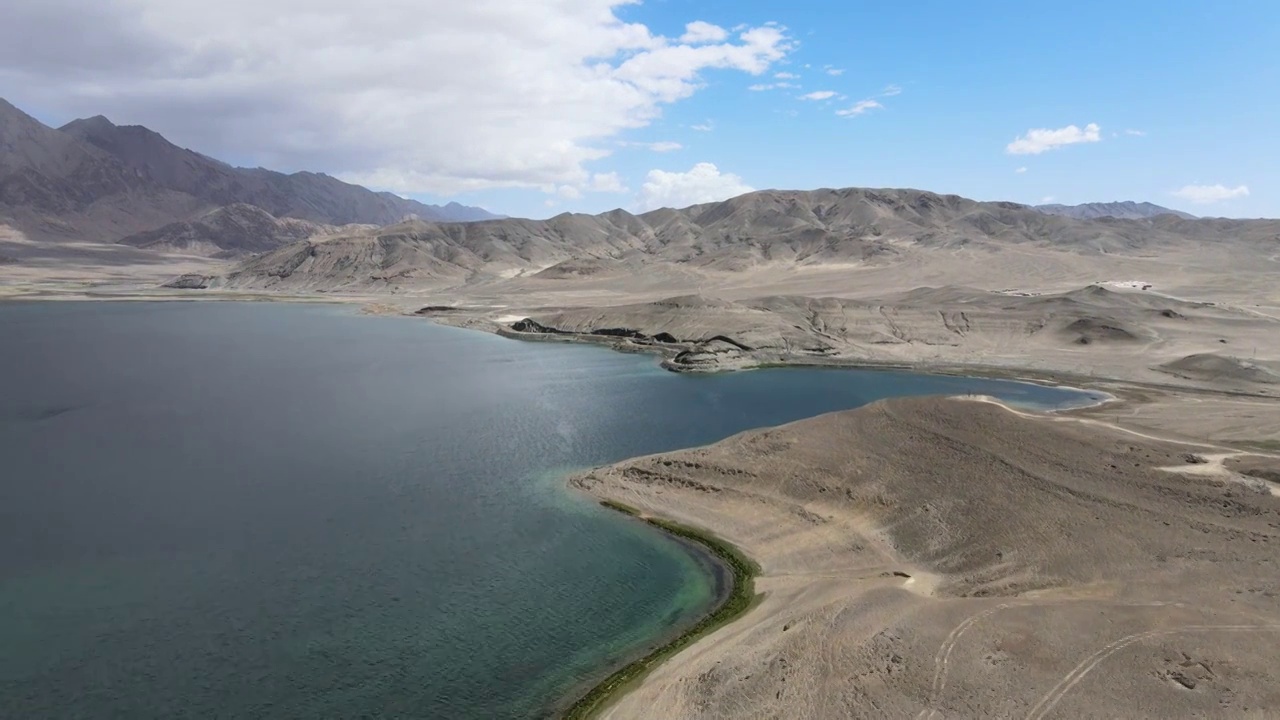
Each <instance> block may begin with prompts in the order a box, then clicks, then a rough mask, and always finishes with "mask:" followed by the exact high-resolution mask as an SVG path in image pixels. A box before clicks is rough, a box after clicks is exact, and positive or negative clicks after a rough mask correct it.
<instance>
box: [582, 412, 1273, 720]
mask: <svg viewBox="0 0 1280 720" xmlns="http://www.w3.org/2000/svg"><path fill="white" fill-rule="evenodd" d="M1224 461H1225V464H1224ZM1278 471H1280V456H1275V455H1267V454H1251V453H1243V452H1240V451H1237V450H1233V449H1231V448H1225V447H1217V446H1213V445H1211V444H1209V443H1205V442H1197V441H1188V442H1181V441H1170V440H1158V439H1155V437H1154V436H1152V435H1149V434H1147V433H1140V432H1138V431H1132V430H1127V429H1120V428H1117V427H1114V426H1111V425H1110V424H1108V423H1105V422H1102V421H1098V420H1091V419H1089V418H1087V417H1076V416H1072V415H1067V416H1048V417H1046V416H1038V415H1027V414H1022V413H1018V412H1015V411H1011V410H1009V409H1007V408H1005V407H1003V406H1000V405H997V404H995V403H993V402H981V401H976V400H973V399H913V400H890V401H884V402H880V403H877V404H875V405H872V406H869V407H866V408H862V409H859V410H853V411H847V412H843V413H836V414H832V415H826V416H822V417H818V418H813V419H810V420H804V421H801V422H797V423H794V424H792V425H787V426H783V427H780V428H774V429H768V430H762V431H756V432H748V433H745V434H743V435H739V436H736V437H733V438H729V439H727V440H725V441H723V442H720V443H717V444H715V445H712V446H710V447H707V448H700V449H695V450H688V451H683V452H676V453H670V454H665V455H659V456H654V457H647V458H640V459H636V460H632V461H629V462H624V463H620V464H618V465H616V466H612V467H608V468H601V469H598V470H596V471H593V472H590V473H587V474H585V475H582V476H580V477H577V478H575V479H574V480H573V484H574V485H575V486H576V487H579V488H582V489H584V490H586V491H587V492H590V493H592V494H593V495H595V496H597V497H600V498H605V499H610V500H614V501H618V502H622V503H625V504H627V505H629V506H632V507H635V508H638V509H639V510H641V511H642V512H645V513H650V514H654V515H658V516H661V517H665V518H672V519H675V520H676V521H678V522H682V523H686V524H690V525H695V526H698V527H701V528H705V529H708V530H710V531H712V532H714V533H716V534H718V535H720V536H722V537H724V538H726V539H727V540H729V541H731V542H733V543H734V544H736V545H737V546H738V547H740V548H742V549H743V550H744V551H746V552H747V553H748V554H749V555H751V556H752V557H753V558H755V559H757V560H758V561H759V563H760V564H761V566H762V568H763V573H762V576H761V577H760V578H758V579H757V580H756V588H757V590H758V591H760V592H761V593H762V600H761V601H760V604H759V605H758V606H757V607H756V608H754V609H753V610H751V611H750V612H749V613H748V614H747V615H746V616H745V617H744V618H742V619H741V620H739V621H737V622H736V623H734V624H731V625H729V626H727V627H725V628H722V629H721V630H719V631H717V632H716V633H715V634H713V635H712V636H710V637H708V638H706V639H705V640H704V641H702V642H700V643H699V644H697V645H695V646H694V647H692V648H690V649H688V650H686V651H685V652H683V653H681V654H679V655H677V656H676V657H675V658H674V659H672V660H670V661H669V662H668V663H666V664H665V665H663V666H660V667H659V668H658V669H656V670H655V671H654V672H652V674H650V675H649V676H648V678H646V679H645V680H644V681H643V682H641V683H640V685H639V686H638V687H637V688H636V689H634V690H633V691H632V692H630V693H628V694H626V695H625V696H623V697H622V699H621V701H620V702H618V704H617V705H616V706H614V707H613V708H612V709H611V710H610V711H607V712H606V713H605V715H604V716H605V717H611V718H640V717H672V718H675V717H686V718H693V717H697V718H742V717H761V718H764V717H813V718H837V717H839V718H846V717H916V718H930V717H934V718H937V717H1017V718H1024V717H1025V718H1041V717H1131V718H1136V717H1151V718H1167V717H1188V716H1200V717H1213V716H1231V717H1269V716H1273V715H1274V711H1275V708H1276V707H1278V706H1280V690H1278V689H1277V688H1280V669H1277V667H1276V664H1275V647H1276V643H1277V641H1278V640H1280V572H1277V571H1278V568H1277V562H1280V560H1278V559H1277V553H1276V550H1277V547H1280V485H1277V484H1276V483H1275V482H1274V478H1276V477H1277V475H1276V473H1277V472H1278ZM1267 478H1272V479H1270V480H1269V479H1267Z"/></svg>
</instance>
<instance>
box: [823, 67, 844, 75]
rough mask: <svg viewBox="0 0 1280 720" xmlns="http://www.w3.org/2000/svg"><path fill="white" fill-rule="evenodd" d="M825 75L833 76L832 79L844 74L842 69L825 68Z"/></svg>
mask: <svg viewBox="0 0 1280 720" xmlns="http://www.w3.org/2000/svg"><path fill="white" fill-rule="evenodd" d="M826 73H827V74H828V75H831V76H834V77H839V76H841V75H843V74H844V68H831V67H829V68H827V69H826Z"/></svg>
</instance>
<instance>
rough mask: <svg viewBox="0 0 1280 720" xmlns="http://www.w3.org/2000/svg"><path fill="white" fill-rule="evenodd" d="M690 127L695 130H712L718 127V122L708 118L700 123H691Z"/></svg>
mask: <svg viewBox="0 0 1280 720" xmlns="http://www.w3.org/2000/svg"><path fill="white" fill-rule="evenodd" d="M689 127H690V128H691V129H693V130H697V131H698V132H711V131H712V130H715V129H716V124H715V123H713V122H711V121H710V120H708V121H706V122H703V123H698V124H697V125H690V126H689Z"/></svg>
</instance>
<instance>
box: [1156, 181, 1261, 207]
mask: <svg viewBox="0 0 1280 720" xmlns="http://www.w3.org/2000/svg"><path fill="white" fill-rule="evenodd" d="M1171 194H1172V195H1174V196H1175V197H1180V198H1182V199H1183V200H1186V201H1187V202H1193V203H1195V204H1197V205H1212V204H1213V203H1218V202H1222V201H1224V200H1231V199H1233V198H1238V197H1248V195H1249V188H1248V186H1246V185H1237V186H1235V187H1233V188H1232V187H1227V186H1225V185H1221V184H1218V185H1185V186H1183V187H1181V188H1179V189H1177V190H1174V191H1173V192H1172V193H1171Z"/></svg>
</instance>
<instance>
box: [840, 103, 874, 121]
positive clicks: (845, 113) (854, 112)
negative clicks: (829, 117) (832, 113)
mask: <svg viewBox="0 0 1280 720" xmlns="http://www.w3.org/2000/svg"><path fill="white" fill-rule="evenodd" d="M883 107H884V105H881V104H880V103H879V102H878V101H876V100H859V101H858V102H856V103H854V104H853V107H849V108H845V109H844V110H837V111H836V114H837V115H839V116H840V117H857V116H859V115H864V114H866V113H868V112H871V111H872V110H879V109H880V108H883Z"/></svg>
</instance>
